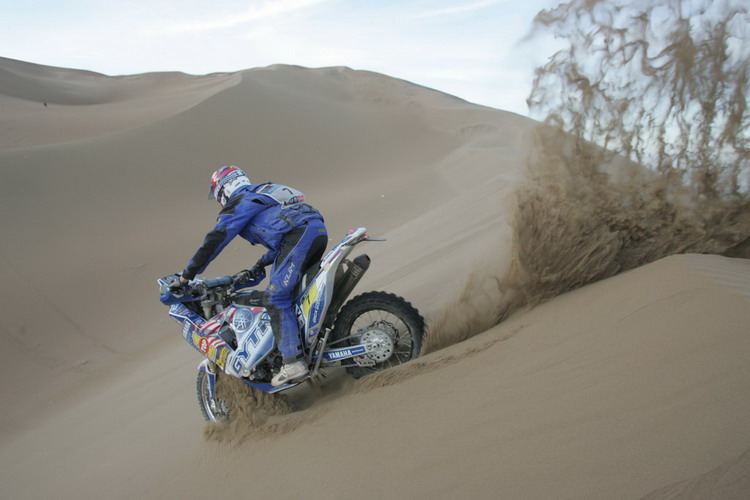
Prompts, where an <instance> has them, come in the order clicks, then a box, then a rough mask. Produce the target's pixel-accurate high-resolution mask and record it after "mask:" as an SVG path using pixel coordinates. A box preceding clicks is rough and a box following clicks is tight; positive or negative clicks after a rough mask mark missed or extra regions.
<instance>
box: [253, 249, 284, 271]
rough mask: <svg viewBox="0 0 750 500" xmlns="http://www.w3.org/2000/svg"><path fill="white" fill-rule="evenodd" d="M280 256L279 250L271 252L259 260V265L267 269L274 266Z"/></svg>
mask: <svg viewBox="0 0 750 500" xmlns="http://www.w3.org/2000/svg"><path fill="white" fill-rule="evenodd" d="M278 255H279V251H278V250H269V251H267V252H266V253H264V254H263V256H262V257H261V258H260V259H258V263H257V265H258V266H260V267H266V266H269V265H271V264H273V261H275V260H276V257H277V256H278Z"/></svg>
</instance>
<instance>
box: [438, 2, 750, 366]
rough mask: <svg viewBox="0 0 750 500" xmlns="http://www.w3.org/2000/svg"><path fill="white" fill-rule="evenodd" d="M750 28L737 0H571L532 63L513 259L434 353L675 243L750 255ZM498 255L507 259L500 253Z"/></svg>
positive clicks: (463, 304)
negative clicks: (528, 136)
mask: <svg viewBox="0 0 750 500" xmlns="http://www.w3.org/2000/svg"><path fill="white" fill-rule="evenodd" d="M747 26H750V15H749V14H748V9H747V7H745V6H744V5H743V4H742V3H741V2H733V1H717V2H710V1H702V2H701V1H699V2H684V1H678V0H658V1H653V0H648V1H640V2H630V1H627V2H621V1H609V2H607V1H603V0H601V1H597V0H574V1H571V2H568V3H563V4H561V5H559V6H558V7H557V8H555V9H552V10H550V11H542V12H541V13H540V14H539V15H538V16H537V18H536V20H535V26H534V30H535V31H534V32H533V33H532V36H533V35H534V33H537V34H538V33H539V31H544V30H551V31H552V33H553V34H554V35H555V36H556V37H557V38H561V39H564V40H566V41H567V42H568V43H569V46H568V48H567V49H564V50H561V51H559V52H558V53H557V54H555V56H553V57H552V58H551V59H550V61H549V62H548V63H547V64H546V65H545V66H543V67H541V68H539V69H538V70H537V74H536V79H535V82H534V88H533V90H532V92H531V95H530V97H529V101H528V102H529V106H530V109H531V110H532V112H535V113H537V114H541V115H543V116H544V120H543V122H542V123H541V124H540V125H539V126H537V127H536V129H535V131H534V145H535V147H534V149H533V152H532V154H531V156H530V160H529V172H528V179H527V180H528V181H527V183H526V184H525V185H524V186H523V187H522V188H521V189H520V190H519V191H518V192H517V207H516V213H515V215H514V222H513V230H514V236H513V238H514V240H513V252H512V261H511V265H510V271H509V272H507V273H497V272H494V273H493V272H487V268H486V266H484V267H483V269H482V270H481V271H477V272H476V273H474V274H472V275H471V276H470V277H469V278H468V279H467V282H466V286H465V288H464V290H463V292H462V293H461V294H460V296H459V297H457V298H456V299H455V301H453V302H452V303H451V304H449V305H448V307H446V308H445V310H444V311H443V312H442V313H441V314H439V315H438V316H437V317H436V318H435V319H434V320H433V321H432V324H431V327H430V330H429V332H428V337H427V339H426V341H425V349H424V350H425V352H430V351H435V350H438V349H440V348H443V347H446V346H448V345H451V344H453V343H456V342H459V341H462V340H465V339H467V338H469V337H471V336H473V335H476V334H478V333H481V332H483V331H485V330H486V329H488V328H489V327H491V326H494V325H496V324H498V323H499V322H501V321H502V320H503V319H505V318H506V317H507V316H508V315H510V314H512V313H513V312H514V311H517V310H518V309H520V308H523V307H529V306H534V305H536V304H539V303H541V302H543V301H545V300H547V299H550V298H552V297H555V296H557V295H559V294H561V293H565V292H567V291H570V290H573V289H575V288H578V287H580V286H583V285H585V284H587V283H591V282H594V281H597V280H601V279H604V278H608V277H610V276H613V275H615V274H617V273H619V272H622V271H626V270H628V269H633V268H635V267H639V266H642V265H644V264H647V263H649V262H652V261H655V260H658V259H660V258H663V257H666V256H668V255H672V254H677V253H710V254H722V255H727V256H732V257H745V258H748V257H750V197H749V196H748V192H749V191H750V116H748V110H747V103H746V96H747V95H749V94H750V85H749V84H748V74H749V70H750V55H749V53H748V47H750V43H748V42H749V41H750V39H749V38H750V37H748V32H747ZM498 269H503V267H502V266H498Z"/></svg>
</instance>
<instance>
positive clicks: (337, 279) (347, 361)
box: [158, 227, 424, 422]
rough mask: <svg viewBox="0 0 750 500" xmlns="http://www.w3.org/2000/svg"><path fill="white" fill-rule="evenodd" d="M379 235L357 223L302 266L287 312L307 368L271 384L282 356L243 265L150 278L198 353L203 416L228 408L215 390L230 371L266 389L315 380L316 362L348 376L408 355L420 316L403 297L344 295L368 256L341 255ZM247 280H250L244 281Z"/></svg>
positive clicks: (224, 414)
mask: <svg viewBox="0 0 750 500" xmlns="http://www.w3.org/2000/svg"><path fill="white" fill-rule="evenodd" d="M369 241H385V240H383V239H380V238H372V237H369V236H368V235H367V230H366V229H365V228H363V227H361V228H358V229H356V230H352V231H349V233H348V234H347V235H346V237H345V238H344V239H343V240H342V241H341V242H339V243H338V244H337V245H336V246H335V247H334V248H333V249H332V250H331V251H330V252H328V253H327V254H326V255H325V256H324V257H323V259H322V260H321V261H320V263H318V264H316V265H314V266H313V267H312V268H310V269H308V270H306V271H305V272H304V273H303V277H302V280H301V282H300V284H299V285H298V287H297V290H296V291H295V297H297V298H296V300H295V312H296V314H297V323H298V326H299V334H300V340H301V341H302V346H303V353H304V359H305V361H306V362H307V365H308V367H309V369H310V373H309V374H308V375H307V377H305V378H304V379H302V380H298V381H295V382H294V383H290V384H285V385H281V386H278V387H274V386H272V385H271V383H270V381H271V378H272V377H273V376H274V375H275V374H276V373H278V371H279V369H280V368H281V365H282V357H281V353H280V352H279V350H278V348H277V347H276V341H275V339H274V335H273V331H272V329H271V318H270V316H269V314H268V312H267V310H266V305H265V294H264V293H263V292H260V291H257V290H248V288H247V286H248V282H252V281H253V280H252V279H250V278H248V275H247V271H243V272H241V273H238V274H236V275H234V276H222V277H219V278H215V279H208V280H206V279H202V278H196V279H194V280H192V281H191V282H190V283H188V284H187V285H186V286H185V287H183V288H180V287H178V286H177V285H176V283H177V282H178V279H179V276H178V275H176V274H175V275H169V276H165V277H163V278H160V279H159V280H158V283H159V285H160V295H161V297H160V298H161V301H162V303H164V304H166V305H169V306H170V308H169V315H170V316H171V317H172V318H174V319H175V320H177V321H178V322H179V323H181V324H182V336H183V338H184V339H185V340H186V341H187V342H188V344H190V345H191V346H193V347H194V348H195V349H197V350H198V351H200V352H201V353H202V354H203V355H204V356H205V358H206V359H204V360H203V361H202V362H201V363H200V364H199V366H198V380H197V393H198V402H199V405H200V408H201V411H202V412H203V416H204V417H205V418H206V420H209V421H213V422H222V421H225V420H226V419H227V418H228V417H229V414H230V412H231V409H230V408H228V407H227V404H226V402H224V401H222V400H220V399H218V398H217V396H216V383H217V378H218V377H219V376H220V374H222V375H221V376H224V375H229V376H233V377H237V378H239V379H240V380H242V382H244V383H245V384H247V385H249V386H251V387H254V388H256V389H260V390H262V391H265V392H269V393H276V392H279V391H284V390H287V389H290V388H291V387H294V386H296V385H299V384H300V383H302V382H304V381H305V380H313V381H315V380H318V379H319V378H320V377H322V376H323V374H324V371H323V369H325V368H328V367H338V366H340V367H344V368H345V369H346V371H347V372H349V374H351V375H352V376H353V377H355V378H359V377H362V376H364V375H367V374H369V373H373V372H377V371H380V370H384V369H387V368H390V367H392V366H396V365H399V364H401V363H405V362H406V361H409V360H410V359H413V358H416V357H417V356H418V355H419V351H420V349H421V346H422V336H423V333H424V319H423V318H422V316H421V315H420V314H419V312H418V311H417V309H415V308H414V307H413V306H412V305H411V304H410V303H409V302H407V301H406V300H404V299H403V298H401V297H399V296H396V295H394V294H391V293H386V292H366V293H363V294H361V295H358V296H356V297H354V298H353V299H351V300H350V301H348V302H347V303H346V304H345V305H343V307H342V304H344V302H345V301H346V299H347V298H348V297H349V295H350V294H351V292H352V290H353V289H354V287H355V286H356V285H357V283H358V282H359V280H360V279H361V278H362V275H363V274H364V273H365V271H367V269H368V268H369V266H370V258H369V257H368V256H367V255H366V254H363V255H359V256H358V257H356V258H354V259H352V260H351V261H350V260H348V259H347V257H348V255H349V254H350V253H351V252H352V250H353V249H354V247H355V246H356V245H357V244H359V243H362V242H369ZM251 284H252V285H255V284H257V283H251Z"/></svg>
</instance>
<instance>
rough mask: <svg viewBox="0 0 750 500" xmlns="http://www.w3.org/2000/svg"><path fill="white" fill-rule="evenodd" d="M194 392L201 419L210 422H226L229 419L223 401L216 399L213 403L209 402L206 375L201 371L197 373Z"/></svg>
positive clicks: (227, 410) (227, 409)
mask: <svg viewBox="0 0 750 500" xmlns="http://www.w3.org/2000/svg"><path fill="white" fill-rule="evenodd" d="M217 379H218V377H217ZM217 383H218V380H217ZM196 390H197V393H198V405H199V406H200V408H201V413H203V418H205V419H206V420H208V421H210V422H226V421H227V420H228V419H229V407H227V404H226V403H225V402H224V400H222V399H219V398H218V397H217V398H216V399H215V400H213V401H212V400H211V396H209V392H208V375H207V374H206V372H204V371H202V370H200V371H198V380H197V381H196Z"/></svg>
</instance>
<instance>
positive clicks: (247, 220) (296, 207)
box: [182, 184, 323, 279]
mask: <svg viewBox="0 0 750 500" xmlns="http://www.w3.org/2000/svg"><path fill="white" fill-rule="evenodd" d="M269 186H270V187H271V188H270V189H269ZM273 187H280V188H282V189H283V188H284V186H279V185H274V184H253V185H250V186H245V187H242V188H240V189H238V190H237V191H236V192H235V193H233V194H232V196H231V197H230V198H229V199H228V200H227V203H226V205H224V207H223V208H222V210H221V212H220V213H219V217H218V219H217V221H216V225H215V226H214V228H213V229H212V230H211V231H210V232H209V233H208V234H207V235H206V238H205V240H204V241H203V244H202V245H201V247H200V248H199V249H198V250H197V251H196V252H195V255H193V258H192V259H190V263H189V264H188V266H187V267H186V268H185V270H184V271H183V273H182V276H183V277H185V278H186V279H193V278H194V277H195V275H196V274H200V273H202V272H203V271H204V270H205V269H206V267H208V265H209V264H210V263H211V261H213V260H214V259H215V258H216V257H217V256H218V255H219V254H220V253H221V251H222V250H223V249H224V247H226V246H227V245H228V244H229V242H230V241H232V240H233V239H234V237H235V236H237V235H239V236H241V237H242V238H244V239H245V240H247V241H249V242H250V243H251V244H253V245H263V246H264V247H266V248H267V249H268V252H266V254H265V255H263V257H261V259H260V261H259V264H260V265H262V266H267V265H269V264H271V263H272V262H273V261H274V260H275V259H276V256H277V255H278V253H279V250H280V249H281V240H282V239H283V237H284V235H285V234H286V233H288V232H289V231H291V230H293V229H296V228H298V227H300V226H302V225H304V224H305V223H306V222H307V221H310V220H320V221H322V220H323V217H322V216H321V215H320V213H319V212H318V211H317V210H316V209H315V208H313V207H311V206H310V205H308V204H307V203H304V202H301V201H300V200H301V199H303V198H302V197H301V196H294V197H290V198H289V199H283V198H279V197H278V196H274V195H273ZM288 190H289V191H290V192H291V191H292V190H291V189H288ZM264 193H267V194H264ZM295 193H298V194H300V195H301V193H299V192H297V191H295Z"/></svg>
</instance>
